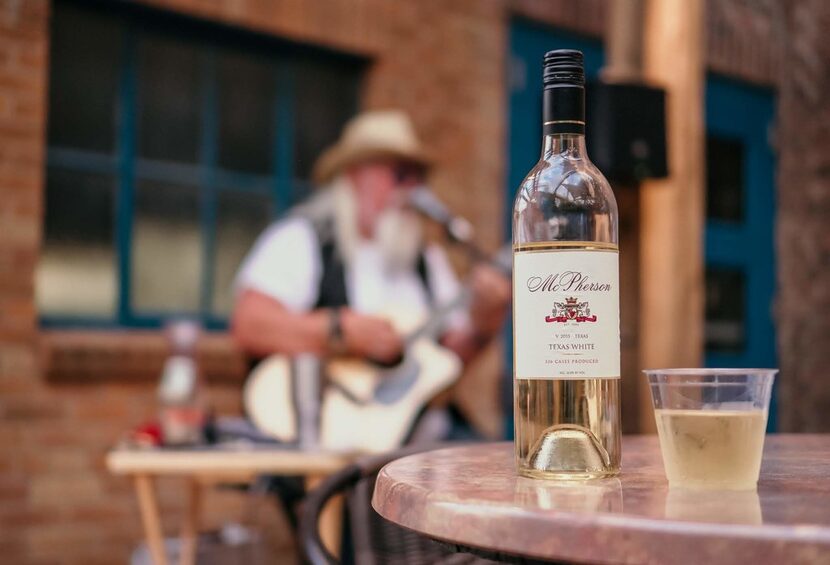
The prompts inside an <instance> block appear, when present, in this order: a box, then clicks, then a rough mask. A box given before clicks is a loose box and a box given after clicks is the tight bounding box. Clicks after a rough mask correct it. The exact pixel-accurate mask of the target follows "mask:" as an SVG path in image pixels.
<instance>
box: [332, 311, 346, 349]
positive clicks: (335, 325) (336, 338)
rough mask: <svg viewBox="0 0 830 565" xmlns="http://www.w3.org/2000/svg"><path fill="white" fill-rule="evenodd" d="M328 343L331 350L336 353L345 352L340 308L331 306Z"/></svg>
mask: <svg viewBox="0 0 830 565" xmlns="http://www.w3.org/2000/svg"><path fill="white" fill-rule="evenodd" d="M328 345H329V351H330V352H331V353H334V354H339V353H344V352H345V350H346V341H345V339H344V336H343V320H342V317H341V312H340V308H329V335H328Z"/></svg>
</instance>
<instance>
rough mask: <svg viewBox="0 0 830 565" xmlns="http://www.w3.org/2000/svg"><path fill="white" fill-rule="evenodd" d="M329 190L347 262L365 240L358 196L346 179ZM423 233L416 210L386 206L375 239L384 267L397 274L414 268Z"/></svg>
mask: <svg viewBox="0 0 830 565" xmlns="http://www.w3.org/2000/svg"><path fill="white" fill-rule="evenodd" d="M328 190H329V191H330V193H331V199H332V203H333V206H332V209H331V212H332V213H333V216H334V236H335V241H336V242H337V249H338V251H339V252H340V256H341V258H342V259H343V262H344V263H345V264H346V265H348V264H350V263H351V262H352V260H353V259H354V255H355V253H356V251H357V247H358V245H359V244H360V242H361V241H362V240H363V237H362V236H361V234H360V227H359V225H358V211H357V206H358V205H357V198H355V195H354V189H353V188H352V186H351V185H350V184H349V182H348V181H346V180H345V179H340V180H338V181H336V182H335V183H333V184H332V186H331V187H330V188H329V189H328ZM422 236H423V234H422V230H421V222H420V219H419V218H418V217H417V216H416V215H415V213H414V212H412V211H410V210H406V209H402V208H387V209H386V210H384V211H383V212H382V213H381V215H380V217H379V218H378V219H377V221H376V223H375V229H374V234H373V238H372V241H373V242H374V243H377V244H378V247H379V248H380V251H381V258H382V260H383V264H384V268H385V269H386V271H387V272H388V273H390V274H394V273H400V272H407V271H411V270H414V268H415V261H416V260H417V258H418V253H419V251H420V249H421V240H422Z"/></svg>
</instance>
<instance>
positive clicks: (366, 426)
mask: <svg viewBox="0 0 830 565" xmlns="http://www.w3.org/2000/svg"><path fill="white" fill-rule="evenodd" d="M291 369H292V364H291V360H290V358H288V357H286V356H281V355H273V356H271V357H268V358H267V359H265V360H264V361H263V362H262V363H260V364H259V365H258V366H257V368H256V369H254V371H253V372H252V373H251V375H250V376H249V377H248V381H247V382H246V383H245V389H244V391H243V403H244V406H245V410H246V412H247V414H248V416H249V417H250V418H251V420H252V421H253V422H254V424H255V425H256V426H257V427H258V428H259V429H260V430H262V431H263V432H265V433H267V434H269V435H271V436H273V437H274V438H276V439H279V440H280V441H284V442H293V441H296V440H297V435H298V430H297V417H296V411H295V408H294V403H293V398H294V395H293V378H292V372H291ZM324 372H325V377H326V379H327V382H326V383H325V385H324V387H323V394H322V403H321V405H320V445H321V447H322V448H324V449H331V450H344V451H361V452H367V453H379V452H384V451H389V450H392V449H395V448H397V447H399V446H400V445H401V444H403V442H404V440H405V439H406V436H407V434H408V433H409V431H410V430H411V428H412V425H413V424H414V422H415V419H416V417H417V416H418V413H419V412H420V411H421V409H422V408H423V407H424V406H425V405H426V404H427V402H429V400H430V399H432V398H433V397H434V396H435V395H437V394H438V393H439V392H441V391H443V390H445V389H446V388H448V387H449V386H450V385H451V384H453V383H454V382H455V381H456V380H457V379H458V376H459V375H460V373H461V361H460V360H459V359H458V356H457V355H455V353H453V352H452V351H450V350H449V349H446V348H444V347H441V346H440V345H438V344H436V343H435V342H433V341H431V340H429V339H426V338H423V339H419V340H417V341H415V342H414V343H413V344H412V345H411V346H410V347H409V348H408V350H407V352H406V355H405V356H404V360H403V362H402V363H401V364H400V365H398V366H396V367H394V368H391V369H384V368H379V367H377V366H376V365H373V364H371V363H369V362H366V361H363V360H360V359H353V358H338V359H333V360H331V361H329V362H328V363H327V364H326V366H325V370H324Z"/></svg>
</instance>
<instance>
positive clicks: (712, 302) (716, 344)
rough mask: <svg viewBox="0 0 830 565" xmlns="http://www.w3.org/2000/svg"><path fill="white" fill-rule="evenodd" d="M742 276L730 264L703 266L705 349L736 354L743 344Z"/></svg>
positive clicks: (743, 297)
mask: <svg viewBox="0 0 830 565" xmlns="http://www.w3.org/2000/svg"><path fill="white" fill-rule="evenodd" d="M745 304H746V277H745V275H744V272H743V271H742V270H741V269H738V268H733V267H712V266H707V267H706V307H705V312H706V322H705V325H704V339H705V342H706V351H707V352H720V353H725V352H730V353H740V352H741V351H743V350H744V347H745V344H746V308H745Z"/></svg>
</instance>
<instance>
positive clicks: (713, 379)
mask: <svg viewBox="0 0 830 565" xmlns="http://www.w3.org/2000/svg"><path fill="white" fill-rule="evenodd" d="M643 372H644V373H645V374H646V375H647V377H648V382H649V385H650V388H651V399H652V401H653V403H654V415H655V419H656V420H657V434H658V436H659V438H660V451H661V453H662V455H663V465H664V466H665V469H666V477H667V478H668V480H669V486H670V487H671V488H684V489H729V490H750V489H754V488H755V487H756V485H757V484H758V475H759V474H760V471H761V457H762V454H763V448H764V434H765V430H766V427H767V415H768V413H769V401H770V393H771V391H772V382H773V380H774V379H775V374H776V373H777V372H778V370H777V369H656V370H647V371H643Z"/></svg>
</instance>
